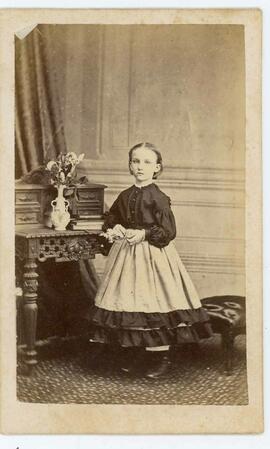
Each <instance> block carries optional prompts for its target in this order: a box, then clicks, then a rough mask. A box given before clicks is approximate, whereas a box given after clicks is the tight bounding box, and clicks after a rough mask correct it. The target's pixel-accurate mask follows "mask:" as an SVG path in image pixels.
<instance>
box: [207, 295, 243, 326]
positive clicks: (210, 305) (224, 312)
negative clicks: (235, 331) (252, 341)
mask: <svg viewBox="0 0 270 449" xmlns="http://www.w3.org/2000/svg"><path fill="white" fill-rule="evenodd" d="M202 305H203V308H204V309H206V310H207V312H208V315H209V316H210V319H211V323H212V326H213V330H214V331H215V329H217V330H218V331H221V330H223V329H225V328H226V327H227V326H232V327H234V328H239V330H240V328H241V329H242V328H243V329H244V328H245V327H246V301H245V298H244V297H243V296H231V295H228V296H212V297H210V298H204V299H202ZM218 333H220V332H218Z"/></svg>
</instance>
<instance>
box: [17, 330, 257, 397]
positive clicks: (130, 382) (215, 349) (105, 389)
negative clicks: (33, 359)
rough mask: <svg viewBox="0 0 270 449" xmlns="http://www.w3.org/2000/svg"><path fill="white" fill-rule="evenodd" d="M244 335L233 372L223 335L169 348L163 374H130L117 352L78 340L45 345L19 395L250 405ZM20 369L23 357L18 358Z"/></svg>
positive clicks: (21, 382) (22, 380) (21, 381)
mask: <svg viewBox="0 0 270 449" xmlns="http://www.w3.org/2000/svg"><path fill="white" fill-rule="evenodd" d="M245 342H246V340H245V336H244V335H241V336H238V337H237V338H236V340H235V350H234V362H233V372H232V375H231V376H226V375H225V374H224V372H223V368H224V366H223V358H222V351H221V346H220V337H219V336H217V335H216V336H215V337H213V338H212V339H209V340H205V341H204V342H203V343H201V344H200V347H199V348H198V347H195V346H194V345H193V346H189V345H186V346H182V347H178V348H175V349H174V350H173V351H172V352H171V361H172V365H171V369H170V372H169V373H168V374H167V375H166V376H165V377H164V378H162V379H159V380H157V379H156V380H150V379H146V378H143V376H142V375H140V374H137V375H133V376H130V375H127V374H124V373H121V372H120V370H119V352H118V351H116V350H112V348H108V347H105V348H102V351H101V349H100V348H101V346H100V345H99V346H95V345H93V344H92V345H90V343H88V342H82V341H78V340H75V339H74V340H71V341H65V342H62V343H61V344H59V345H58V347H55V346H54V347H53V348H52V347H51V348H48V347H41V348H40V349H39V359H40V361H39V364H38V366H37V367H36V369H35V371H34V372H33V374H32V376H31V377H30V378H28V377H26V376H23V375H18V382H17V395H18V399H19V400H20V401H24V402H35V403H58V404H60V403H65V404H67V403H76V404H179V405H192V404H194V405H195V404H196V405H246V404H247V403H248V391H247V377H246V356H245V354H246V346H245ZM18 368H19V369H18V372H19V370H20V368H21V361H19V362H18Z"/></svg>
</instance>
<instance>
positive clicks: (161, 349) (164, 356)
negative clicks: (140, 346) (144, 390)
mask: <svg viewBox="0 0 270 449" xmlns="http://www.w3.org/2000/svg"><path fill="white" fill-rule="evenodd" d="M169 349H170V346H156V347H153V348H146V351H147V352H149V353H151V354H154V359H155V360H154V364H153V366H152V367H151V368H150V369H148V370H147V371H146V374H145V376H146V377H148V378H150V379H158V378H159V377H162V376H164V375H165V374H167V372H168V371H169V368H170V365H171V362H170V359H169Z"/></svg>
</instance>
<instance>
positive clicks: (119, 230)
mask: <svg viewBox="0 0 270 449" xmlns="http://www.w3.org/2000/svg"><path fill="white" fill-rule="evenodd" d="M113 235H114V236H115V237H119V238H124V237H125V235H126V229H125V228H124V226H122V225H121V224H117V225H115V226H114V227H113Z"/></svg>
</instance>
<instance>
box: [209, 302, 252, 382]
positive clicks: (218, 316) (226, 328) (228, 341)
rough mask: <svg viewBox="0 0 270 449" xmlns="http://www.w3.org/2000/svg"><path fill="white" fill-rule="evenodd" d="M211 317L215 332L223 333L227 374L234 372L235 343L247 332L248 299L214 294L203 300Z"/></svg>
mask: <svg viewBox="0 0 270 449" xmlns="http://www.w3.org/2000/svg"><path fill="white" fill-rule="evenodd" d="M201 302H202V305H203V307H204V309H206V310H207V312H208V315H209V317H210V322H211V325H212V329H213V332H214V333H215V334H221V338H222V347H223V351H224V358H225V370H226V374H227V375H230V374H231V372H232V358H233V344H234V339H235V337H236V336H237V335H240V334H245V333H246V299H245V297H243V296H232V295H228V296H212V297H210V298H204V299H202V300H201Z"/></svg>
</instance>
